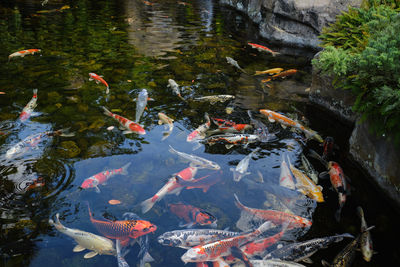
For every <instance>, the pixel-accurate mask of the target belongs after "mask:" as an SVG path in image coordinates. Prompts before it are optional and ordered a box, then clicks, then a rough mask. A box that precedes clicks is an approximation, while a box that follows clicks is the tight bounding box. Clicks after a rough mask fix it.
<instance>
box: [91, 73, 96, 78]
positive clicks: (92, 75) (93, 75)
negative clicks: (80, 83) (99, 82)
mask: <svg viewBox="0 0 400 267" xmlns="http://www.w3.org/2000/svg"><path fill="white" fill-rule="evenodd" d="M89 76H90V77H91V78H94V77H96V76H97V74H96V73H93V72H90V73H89Z"/></svg>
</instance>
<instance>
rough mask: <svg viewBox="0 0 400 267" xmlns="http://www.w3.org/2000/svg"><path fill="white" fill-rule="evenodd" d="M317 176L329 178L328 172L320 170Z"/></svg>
mask: <svg viewBox="0 0 400 267" xmlns="http://www.w3.org/2000/svg"><path fill="white" fill-rule="evenodd" d="M318 178H319V179H328V178H329V172H326V171H325V172H321V173H320V174H319V175H318Z"/></svg>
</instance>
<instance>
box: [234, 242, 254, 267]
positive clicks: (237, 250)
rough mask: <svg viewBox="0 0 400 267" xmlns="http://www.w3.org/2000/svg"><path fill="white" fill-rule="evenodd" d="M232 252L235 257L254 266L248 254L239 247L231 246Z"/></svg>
mask: <svg viewBox="0 0 400 267" xmlns="http://www.w3.org/2000/svg"><path fill="white" fill-rule="evenodd" d="M231 253H232V255H233V256H234V257H235V258H238V259H240V260H241V261H243V262H244V264H245V266H246V267H250V266H253V265H252V264H251V263H250V261H249V259H248V258H247V257H246V255H245V254H244V253H243V251H241V250H240V248H238V247H231Z"/></svg>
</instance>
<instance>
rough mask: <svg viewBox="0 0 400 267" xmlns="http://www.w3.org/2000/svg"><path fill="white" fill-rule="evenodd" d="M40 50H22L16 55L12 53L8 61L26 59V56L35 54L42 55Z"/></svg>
mask: <svg viewBox="0 0 400 267" xmlns="http://www.w3.org/2000/svg"><path fill="white" fill-rule="evenodd" d="M40 51H41V50H40V49H36V48H34V49H26V50H21V51H18V52H15V53H12V54H11V55H9V56H8V61H10V59H11V58H13V57H24V56H26V55H33V54H35V53H40Z"/></svg>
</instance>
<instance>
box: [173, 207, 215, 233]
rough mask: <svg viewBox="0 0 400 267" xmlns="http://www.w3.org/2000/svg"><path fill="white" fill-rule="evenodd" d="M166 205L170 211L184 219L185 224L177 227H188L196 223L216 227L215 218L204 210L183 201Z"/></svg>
mask: <svg viewBox="0 0 400 267" xmlns="http://www.w3.org/2000/svg"><path fill="white" fill-rule="evenodd" d="M168 207H169V209H170V211H171V212H172V213H174V214H175V215H176V216H178V217H179V218H181V219H184V220H185V222H186V224H179V227H187V228H190V227H192V226H194V225H196V224H198V225H201V226H205V225H210V226H211V227H212V228H216V227H217V218H215V217H214V216H213V215H212V214H211V213H209V212H207V211H205V210H202V209H199V208H197V207H194V206H192V205H187V204H184V203H176V204H168Z"/></svg>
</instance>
